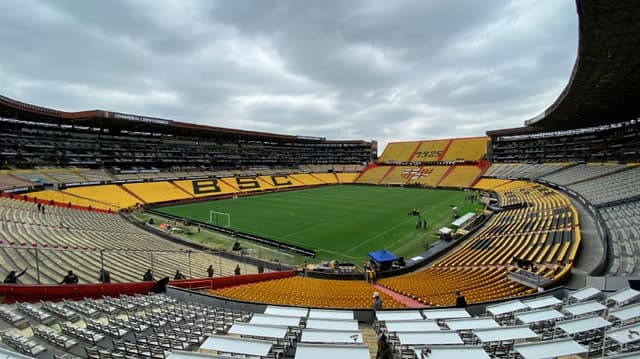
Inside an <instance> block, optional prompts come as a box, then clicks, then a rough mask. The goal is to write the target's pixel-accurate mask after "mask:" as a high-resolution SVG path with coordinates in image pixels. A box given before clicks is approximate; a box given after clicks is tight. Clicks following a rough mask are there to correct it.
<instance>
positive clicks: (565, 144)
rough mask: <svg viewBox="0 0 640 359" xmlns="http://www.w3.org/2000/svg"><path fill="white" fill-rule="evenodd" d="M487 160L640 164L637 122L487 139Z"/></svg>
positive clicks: (639, 138)
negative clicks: (488, 141) (488, 148)
mask: <svg viewBox="0 0 640 359" xmlns="http://www.w3.org/2000/svg"><path fill="white" fill-rule="evenodd" d="M491 147H492V148H491V156H490V159H491V160H492V161H493V162H494V163H496V162H511V163H548V162H569V161H575V162H621V163H633V162H640V121H638V120H636V119H635V118H629V119H627V120H626V121H625V122H618V123H614V124H609V125H604V126H601V127H592V128H576V129H574V130H567V131H560V132H545V133H538V134H531V135H519V136H516V135H504V136H493V137H492V138H491Z"/></svg>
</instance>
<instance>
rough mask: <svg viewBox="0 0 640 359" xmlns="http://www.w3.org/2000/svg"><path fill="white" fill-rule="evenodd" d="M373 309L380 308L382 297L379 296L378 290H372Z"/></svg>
mask: <svg viewBox="0 0 640 359" xmlns="http://www.w3.org/2000/svg"><path fill="white" fill-rule="evenodd" d="M373 309H375V310H380V309H382V298H381V297H380V294H378V292H373Z"/></svg>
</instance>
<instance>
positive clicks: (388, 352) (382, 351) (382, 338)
mask: <svg viewBox="0 0 640 359" xmlns="http://www.w3.org/2000/svg"><path fill="white" fill-rule="evenodd" d="M376 359H393V349H392V348H391V346H390V345H389V343H387V336H386V335H384V334H380V335H379V336H378V352H377V353H376Z"/></svg>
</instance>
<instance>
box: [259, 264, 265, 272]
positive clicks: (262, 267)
mask: <svg viewBox="0 0 640 359" xmlns="http://www.w3.org/2000/svg"><path fill="white" fill-rule="evenodd" d="M258 273H260V274H262V273H264V265H263V264H262V262H260V263H258Z"/></svg>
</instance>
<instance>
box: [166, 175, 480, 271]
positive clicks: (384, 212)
mask: <svg viewBox="0 0 640 359" xmlns="http://www.w3.org/2000/svg"><path fill="white" fill-rule="evenodd" d="M467 194H468V193H467V192H463V191H454V190H440V189H418V188H400V187H379V186H354V185H334V186H325V187H316V188H311V189H303V190H293V191H283V192H272V193H268V194H261V195H255V196H246V197H240V198H237V199H222V200H212V201H206V202H196V203H189V204H181V205H172V206H166V207H161V208H157V210H158V211H160V212H164V213H167V214H172V215H177V216H180V217H184V218H189V219H193V220H197V221H201V222H205V223H207V222H209V221H210V214H209V213H210V211H216V212H222V213H228V214H229V215H230V224H231V228H232V229H234V230H237V231H241V232H245V233H250V234H254V235H259V236H262V237H266V238H269V239H273V240H277V241H280V242H285V243H290V244H294V245H297V246H300V247H304V248H308V249H312V250H315V251H316V255H317V257H316V258H317V259H318V260H331V259H336V260H339V261H343V262H344V261H348V262H355V263H361V261H362V260H364V259H365V258H366V256H367V253H368V252H370V251H374V250H378V249H383V248H384V249H387V250H389V251H391V252H393V253H394V254H396V255H398V256H405V258H411V257H413V256H414V255H416V254H418V253H420V252H422V251H423V250H424V249H425V247H426V246H428V245H429V244H431V243H432V242H434V241H436V240H437V236H436V232H437V230H438V229H439V228H441V227H443V226H447V225H449V224H450V223H451V222H452V220H453V218H452V211H451V206H452V205H455V206H457V207H458V208H460V214H461V215H463V214H465V213H467V212H471V211H474V210H475V209H476V208H477V205H476V204H472V203H469V202H467V201H465V200H464V199H465V196H466V195H467ZM414 208H416V209H418V210H419V211H420V214H421V215H420V218H421V219H423V220H426V221H427V228H426V229H425V228H420V229H416V222H417V220H418V217H415V216H411V215H409V212H411V210H412V209H414ZM224 222H226V220H225V221H224Z"/></svg>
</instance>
